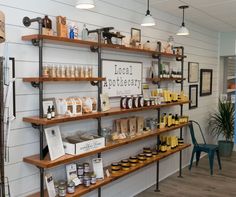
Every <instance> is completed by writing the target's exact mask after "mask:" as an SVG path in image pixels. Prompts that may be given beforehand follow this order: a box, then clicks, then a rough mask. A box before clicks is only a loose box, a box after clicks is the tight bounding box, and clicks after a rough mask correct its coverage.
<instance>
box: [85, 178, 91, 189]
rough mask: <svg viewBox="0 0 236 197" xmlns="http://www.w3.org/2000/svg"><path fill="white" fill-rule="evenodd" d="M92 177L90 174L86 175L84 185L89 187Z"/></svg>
mask: <svg viewBox="0 0 236 197" xmlns="http://www.w3.org/2000/svg"><path fill="white" fill-rule="evenodd" d="M90 183H91V182H90V177H89V176H84V186H85V187H89V186H90Z"/></svg>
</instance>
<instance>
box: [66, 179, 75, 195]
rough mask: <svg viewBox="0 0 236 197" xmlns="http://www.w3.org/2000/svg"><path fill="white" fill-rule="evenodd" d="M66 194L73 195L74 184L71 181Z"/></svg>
mask: <svg viewBox="0 0 236 197" xmlns="http://www.w3.org/2000/svg"><path fill="white" fill-rule="evenodd" d="M67 193H68V194H73V193H75V183H74V182H73V181H71V182H69V183H68V184H67Z"/></svg>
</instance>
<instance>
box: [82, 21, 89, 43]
mask: <svg viewBox="0 0 236 197" xmlns="http://www.w3.org/2000/svg"><path fill="white" fill-rule="evenodd" d="M81 38H82V40H87V39H88V29H87V28H86V25H85V24H84V27H83V30H82V35H81Z"/></svg>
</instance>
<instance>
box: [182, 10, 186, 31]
mask: <svg viewBox="0 0 236 197" xmlns="http://www.w3.org/2000/svg"><path fill="white" fill-rule="evenodd" d="M184 9H185V8H183V22H182V26H183V27H184V26H185V24H184Z"/></svg>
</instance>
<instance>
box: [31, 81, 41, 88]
mask: <svg viewBox="0 0 236 197" xmlns="http://www.w3.org/2000/svg"><path fill="white" fill-rule="evenodd" d="M31 86H32V87H34V88H39V82H36V81H31Z"/></svg>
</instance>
